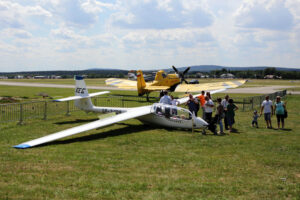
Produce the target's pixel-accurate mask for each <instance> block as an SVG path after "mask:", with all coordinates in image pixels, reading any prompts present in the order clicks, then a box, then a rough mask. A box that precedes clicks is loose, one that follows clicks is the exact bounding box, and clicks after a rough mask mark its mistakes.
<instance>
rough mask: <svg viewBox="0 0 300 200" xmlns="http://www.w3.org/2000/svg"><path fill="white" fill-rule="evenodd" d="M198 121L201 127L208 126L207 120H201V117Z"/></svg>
mask: <svg viewBox="0 0 300 200" xmlns="http://www.w3.org/2000/svg"><path fill="white" fill-rule="evenodd" d="M197 121H198V123H199V125H200V126H201V127H203V126H208V123H207V122H206V121H205V120H203V119H201V118H200V117H197Z"/></svg>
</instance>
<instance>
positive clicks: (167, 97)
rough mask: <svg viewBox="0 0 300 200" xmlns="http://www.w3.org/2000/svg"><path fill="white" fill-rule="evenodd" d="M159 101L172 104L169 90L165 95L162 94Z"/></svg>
mask: <svg viewBox="0 0 300 200" xmlns="http://www.w3.org/2000/svg"><path fill="white" fill-rule="evenodd" d="M159 103H162V104H168V105H172V100H171V97H170V96H169V95H168V91H167V90H165V91H164V96H162V97H161V98H160V100H159Z"/></svg>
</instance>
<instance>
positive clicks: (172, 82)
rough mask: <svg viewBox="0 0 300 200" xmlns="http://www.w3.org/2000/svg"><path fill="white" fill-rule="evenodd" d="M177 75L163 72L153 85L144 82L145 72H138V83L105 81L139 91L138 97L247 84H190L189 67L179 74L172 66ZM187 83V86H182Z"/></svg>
mask: <svg viewBox="0 0 300 200" xmlns="http://www.w3.org/2000/svg"><path fill="white" fill-rule="evenodd" d="M172 67H173V69H174V71H175V72H176V73H175V74H166V73H165V72H164V71H163V70H160V71H158V72H157V73H156V76H155V79H154V81H153V82H151V83H146V82H145V80H144V76H143V72H142V71H141V70H138V71H137V81H132V80H127V79H118V78H109V79H107V80H105V83H106V85H110V86H115V87H118V88H120V89H129V90H137V91H138V95H139V96H142V95H144V94H146V95H147V100H148V97H149V93H150V92H153V91H161V90H169V91H172V92H174V91H175V92H200V91H202V90H204V91H215V90H223V89H224V90H225V89H228V88H235V87H238V86H240V85H242V84H244V83H245V80H234V81H225V82H214V83H203V84H188V82H187V81H186V80H185V78H184V75H185V74H186V73H187V72H188V71H189V69H190V68H189V67H188V68H187V69H186V70H185V71H184V72H179V71H178V70H177V69H176V68H175V67H174V66H172ZM182 82H185V83H186V84H182Z"/></svg>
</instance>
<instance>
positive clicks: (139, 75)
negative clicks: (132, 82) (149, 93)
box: [137, 70, 146, 96]
mask: <svg viewBox="0 0 300 200" xmlns="http://www.w3.org/2000/svg"><path fill="white" fill-rule="evenodd" d="M145 87H146V82H145V79H144V76H143V72H142V71H141V70H138V71H137V89H138V94H139V96H142V95H143V94H145V90H144V88H145Z"/></svg>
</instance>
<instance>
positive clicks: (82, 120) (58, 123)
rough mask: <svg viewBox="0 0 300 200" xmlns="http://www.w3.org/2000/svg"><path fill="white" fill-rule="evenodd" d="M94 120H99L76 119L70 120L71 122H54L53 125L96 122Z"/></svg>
mask: <svg viewBox="0 0 300 200" xmlns="http://www.w3.org/2000/svg"><path fill="white" fill-rule="evenodd" d="M96 120H99V118H94V119H76V120H72V121H64V122H56V123H54V124H57V125H63V124H77V123H82V122H92V121H96Z"/></svg>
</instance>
